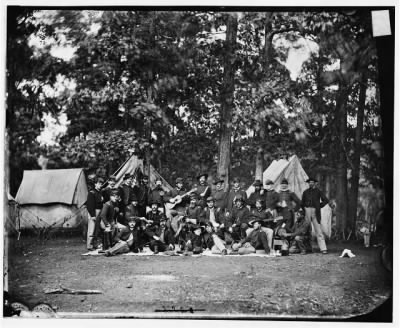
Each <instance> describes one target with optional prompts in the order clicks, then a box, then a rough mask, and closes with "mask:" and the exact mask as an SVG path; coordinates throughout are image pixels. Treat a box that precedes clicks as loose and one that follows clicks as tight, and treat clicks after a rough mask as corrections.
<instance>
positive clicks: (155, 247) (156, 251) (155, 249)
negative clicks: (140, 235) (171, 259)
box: [154, 246, 158, 254]
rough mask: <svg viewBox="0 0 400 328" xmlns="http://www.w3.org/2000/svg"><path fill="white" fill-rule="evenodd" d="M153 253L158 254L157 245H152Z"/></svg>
mask: <svg viewBox="0 0 400 328" xmlns="http://www.w3.org/2000/svg"><path fill="white" fill-rule="evenodd" d="M154 254H158V246H154Z"/></svg>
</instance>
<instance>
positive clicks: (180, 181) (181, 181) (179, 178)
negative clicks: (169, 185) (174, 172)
mask: <svg viewBox="0 0 400 328" xmlns="http://www.w3.org/2000/svg"><path fill="white" fill-rule="evenodd" d="M175 183H176V184H178V183H183V178H181V177H178V178H176V179H175Z"/></svg>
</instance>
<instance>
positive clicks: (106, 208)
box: [98, 189, 119, 250]
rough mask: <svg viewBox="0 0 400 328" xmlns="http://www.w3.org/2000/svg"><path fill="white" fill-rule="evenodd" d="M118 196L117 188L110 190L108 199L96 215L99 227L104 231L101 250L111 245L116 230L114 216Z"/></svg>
mask: <svg viewBox="0 0 400 328" xmlns="http://www.w3.org/2000/svg"><path fill="white" fill-rule="evenodd" d="M118 198H119V194H118V190H117V189H113V190H111V192H110V200H109V201H108V202H106V203H104V205H103V208H102V209H101V212H100V214H99V216H98V220H99V221H100V223H99V224H100V227H101V229H102V230H103V232H104V235H103V236H104V237H103V250H107V249H109V248H110V247H112V240H113V238H114V235H115V232H116V216H117V215H118V212H119V210H118V207H117V205H118V204H117V202H118Z"/></svg>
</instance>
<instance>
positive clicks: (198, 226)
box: [190, 224, 206, 231]
mask: <svg viewBox="0 0 400 328" xmlns="http://www.w3.org/2000/svg"><path fill="white" fill-rule="evenodd" d="M205 228H206V227H205V226H204V225H200V224H193V225H192V226H191V228H190V229H191V230H192V231H195V230H197V229H201V231H204V229H205Z"/></svg>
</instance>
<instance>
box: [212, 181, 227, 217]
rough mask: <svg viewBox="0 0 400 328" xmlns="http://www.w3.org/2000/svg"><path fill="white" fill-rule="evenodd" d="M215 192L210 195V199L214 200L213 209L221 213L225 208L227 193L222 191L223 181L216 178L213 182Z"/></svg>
mask: <svg viewBox="0 0 400 328" xmlns="http://www.w3.org/2000/svg"><path fill="white" fill-rule="evenodd" d="M214 185H215V190H214V192H213V193H212V197H213V198H214V200H215V207H216V208H217V211H218V212H223V211H224V210H225V208H226V197H227V192H226V191H224V179H221V178H217V179H216V180H215V181H214Z"/></svg>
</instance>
